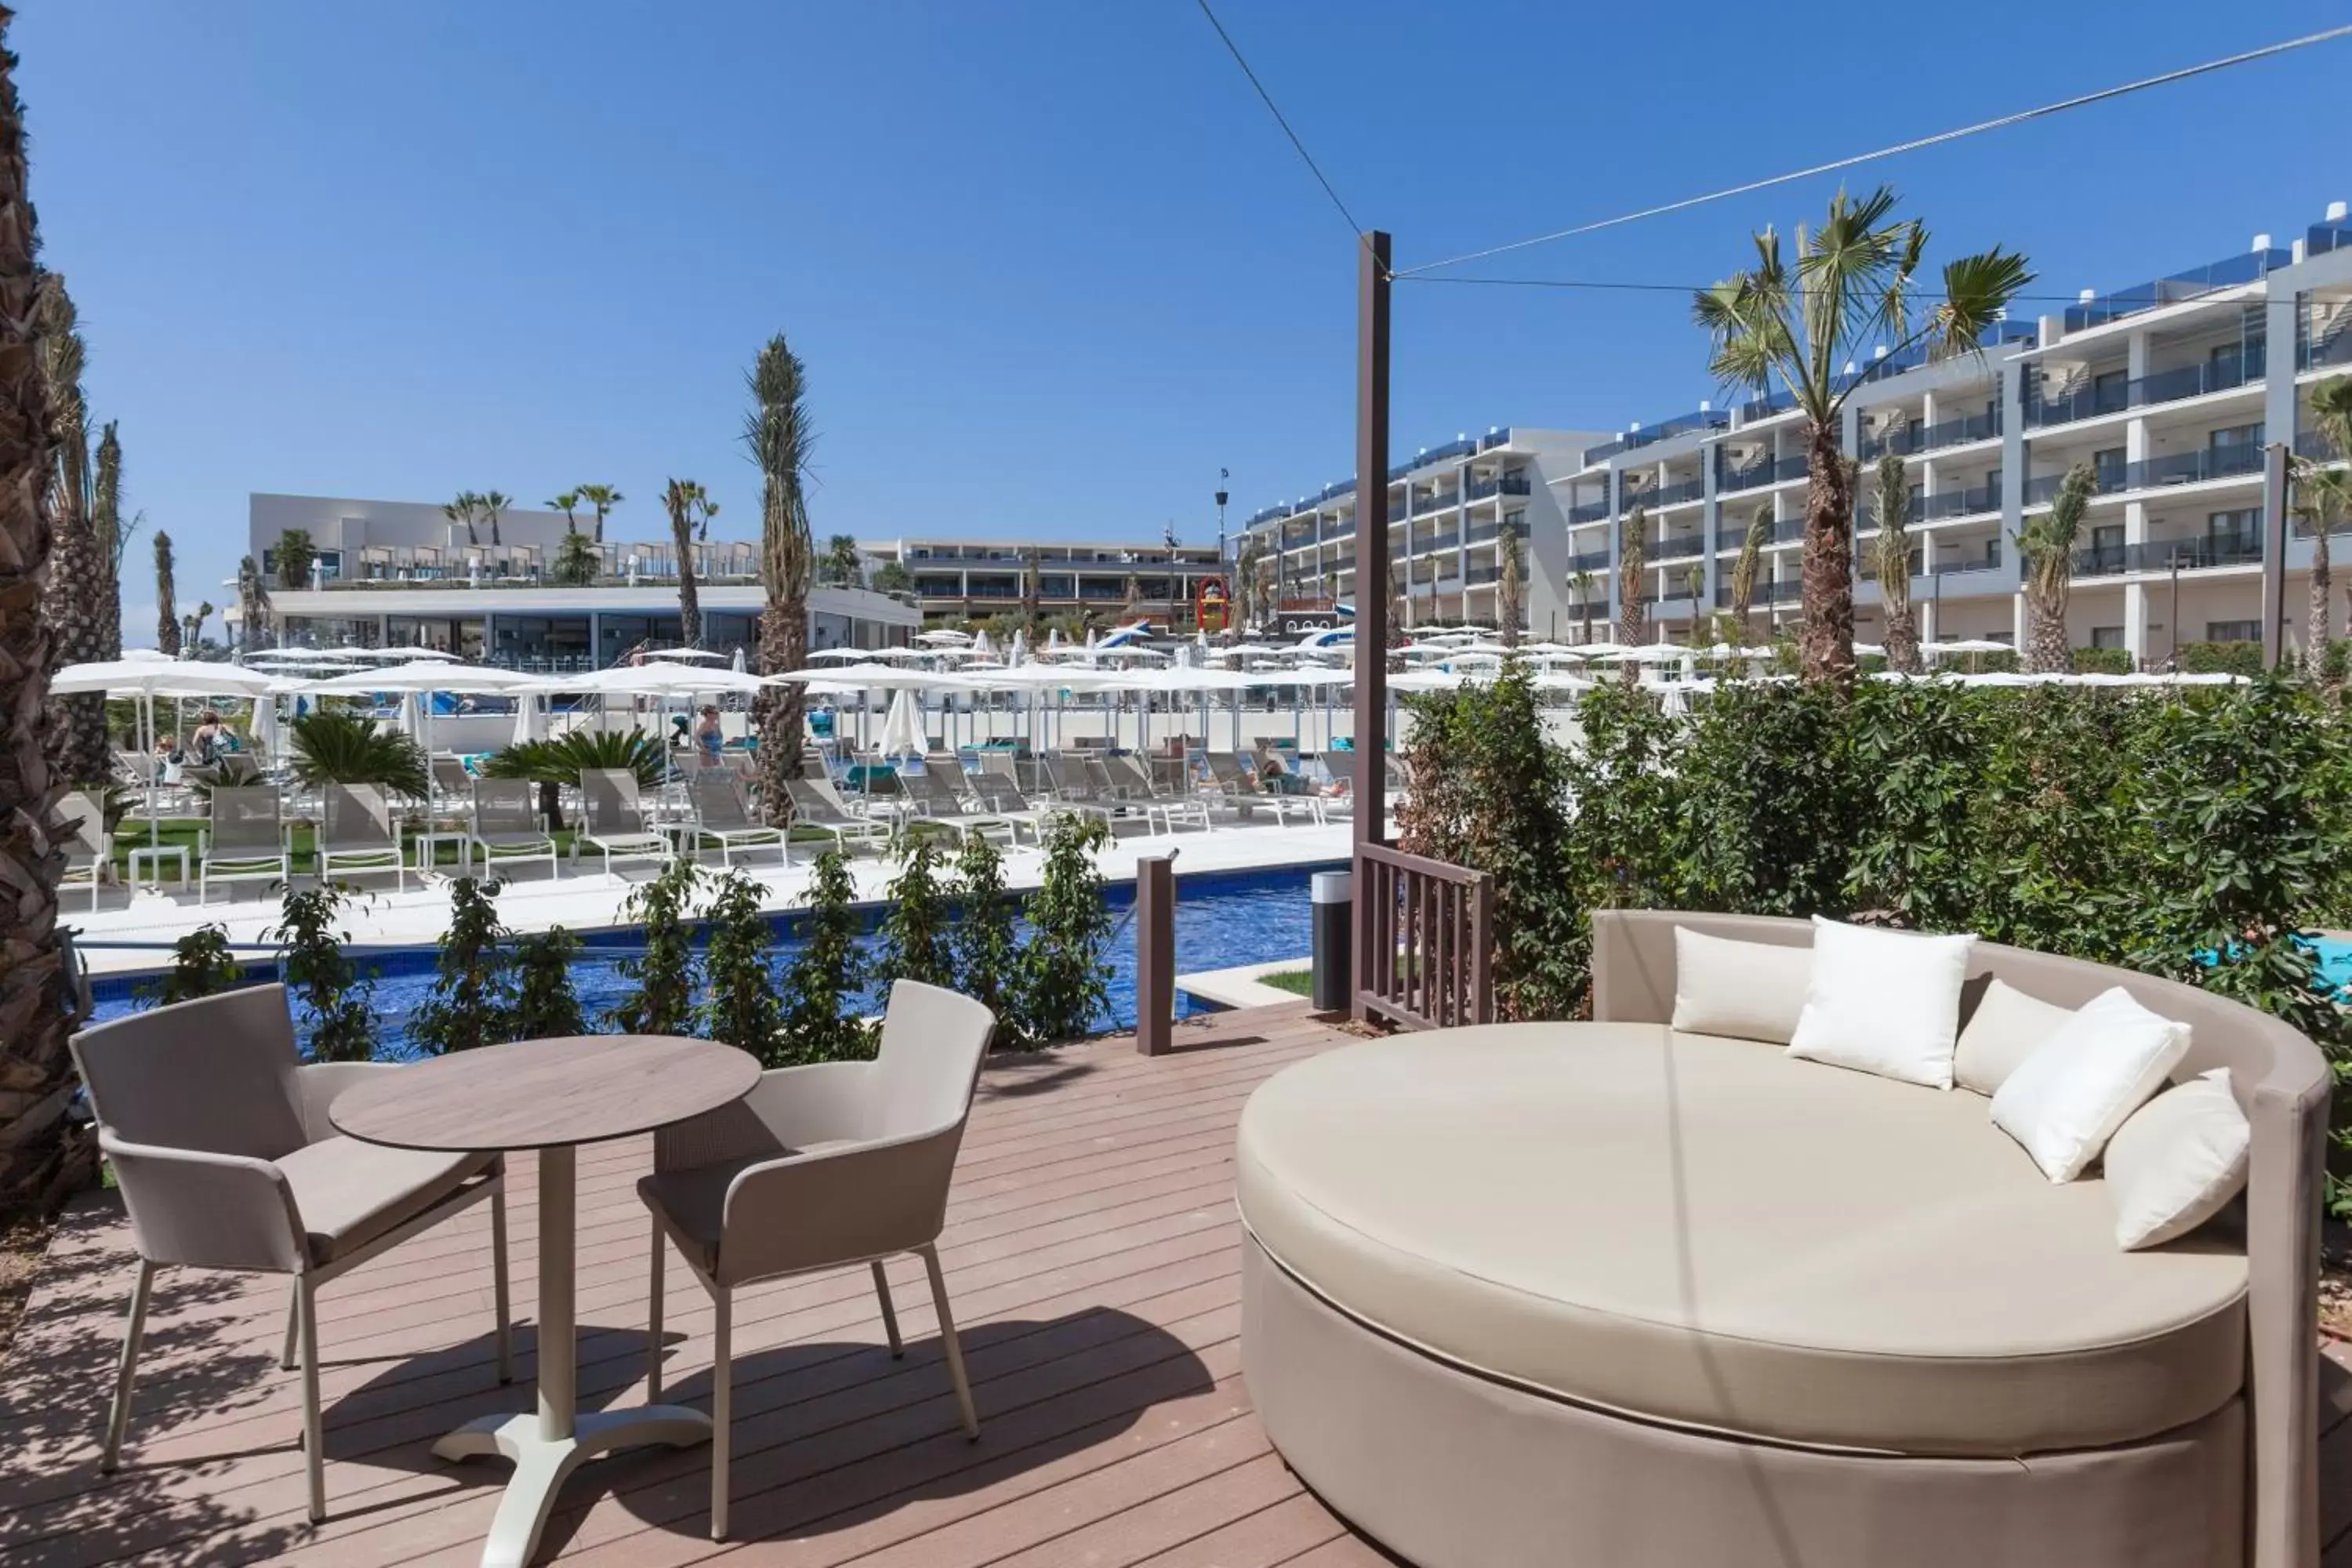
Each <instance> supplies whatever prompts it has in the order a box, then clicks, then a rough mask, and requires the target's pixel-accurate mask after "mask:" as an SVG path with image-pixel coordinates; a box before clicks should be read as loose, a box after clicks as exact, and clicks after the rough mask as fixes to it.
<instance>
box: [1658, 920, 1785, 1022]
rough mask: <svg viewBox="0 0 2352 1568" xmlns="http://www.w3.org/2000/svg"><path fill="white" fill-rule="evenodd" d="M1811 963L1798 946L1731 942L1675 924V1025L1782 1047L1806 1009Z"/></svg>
mask: <svg viewBox="0 0 2352 1568" xmlns="http://www.w3.org/2000/svg"><path fill="white" fill-rule="evenodd" d="M1812 964H1813V955H1812V954H1811V952H1808V951H1807V950H1806V949H1804V948H1801V947H1781V946H1779V945H1777V944H1775V943H1772V942H1733V941H1731V940H1729V939H1728V938H1726V937H1719V936H1705V935H1702V934H1701V933H1699V932H1697V931H1690V930H1688V929H1686V928H1685V927H1682V926H1676V927H1675V1019H1674V1026H1675V1028H1677V1029H1680V1030H1682V1031H1683V1032H1684V1033H1685V1034H1692V1035H1731V1036H1735V1037H1738V1038H1739V1039H1743V1040H1769V1041H1771V1042H1772V1043H1773V1044H1774V1045H1776V1046H1785V1045H1787V1044H1788V1043H1789V1036H1790V1034H1791V1033H1793V1032H1794V1031H1795V1029H1796V1027H1797V1015H1798V1014H1800V1013H1801V1012H1803V1011H1804V1010H1805V977H1806V976H1807V975H1809V974H1811V973H1812Z"/></svg>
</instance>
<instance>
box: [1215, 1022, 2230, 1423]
mask: <svg viewBox="0 0 2352 1568" xmlns="http://www.w3.org/2000/svg"><path fill="white" fill-rule="evenodd" d="M1236 1180H1237V1191H1238V1194H1239V1199H1240V1205H1241V1210H1242V1216H1243V1218H1244V1222H1245V1223H1246V1224H1247V1225H1248V1226H1249V1227H1250V1229H1251V1231H1252V1233H1253V1234H1254V1235H1255V1236H1256V1237H1257V1238H1258V1240H1259V1242H1260V1243H1261V1244H1262V1245H1263V1246H1264V1247H1265V1249H1266V1250H1267V1252H1268V1253H1269V1254H1271V1255H1272V1256H1273V1258H1275V1260H1276V1262H1277V1263H1280V1264H1281V1265H1282V1266H1283V1267H1284V1268H1287V1269H1289V1270H1290V1271H1291V1272H1292V1273H1293V1274H1294V1275H1296V1276H1297V1278H1299V1279H1301V1280H1302V1281H1304V1282H1305V1283H1306V1284H1307V1286H1309V1287H1310V1288H1312V1289H1315V1290H1317V1291H1318V1293H1320V1294H1322V1295H1323V1296H1324V1297H1325V1298H1326V1299H1327V1300H1330V1301H1331V1302H1332V1303H1333V1304H1334V1305H1335V1306H1338V1307H1339V1308H1341V1309H1342V1310H1346V1311H1348V1312H1349V1313H1351V1314H1353V1315H1354V1316H1355V1317H1357V1318H1359V1319H1360V1320H1361V1321H1364V1322H1366V1323H1368V1324H1370V1325H1371V1326H1372V1327H1374V1328H1377V1329H1380V1330H1381V1331H1385V1332H1388V1333H1390V1334H1391V1335H1394V1336H1396V1337H1397V1338H1400V1339H1402V1340H1404V1341H1406V1342H1411V1343H1413V1344H1416V1345H1418V1346H1420V1347H1422V1348H1423V1349H1425V1350H1427V1351H1429V1352H1433V1353H1434V1354H1437V1355H1439V1356H1442V1357H1444V1358H1445V1359H1447V1360H1449V1361H1452V1362H1454V1363H1458V1364H1460V1365H1462V1366H1465V1367H1467V1368H1470V1369H1472V1370H1474V1371H1478V1372H1483V1373H1489V1374H1492V1375H1495V1376H1497V1377H1501V1378H1504V1379H1507V1380H1508V1381H1511V1382H1514V1383H1517V1384H1522V1385H1524V1386H1528V1387H1531V1388H1534V1389H1537V1390H1539V1391H1544V1392H1549V1393H1552V1394H1560V1395H1563V1396H1566V1397H1568V1398H1571V1399H1576V1400H1580V1401H1583V1402H1586V1403H1590V1404H1594V1405H1601V1406H1605V1407H1608V1408H1612V1409H1615V1410H1620V1411H1623V1412H1627V1413H1630V1414H1634V1415H1643V1416H1648V1417H1652V1418H1655V1419H1661V1420H1665V1421H1671V1422H1677V1423H1685V1424H1688V1425H1692V1426H1700V1427H1705V1428H1709V1429H1714V1430H1720V1431H1728V1432H1735V1433H1743V1434H1749V1435H1755V1436H1769V1437H1776V1438H1780V1439H1784V1440H1790V1441H1795V1442H1802V1443H1812V1444H1822V1445H1830V1446H1836V1447H1853V1448H1862V1449H1872V1450H1880V1451H1891V1452H1898V1453H1913V1454H1964V1455H2013V1454H2024V1453H2032V1452H2037V1451H2044V1450H2050V1449H2059V1448H2071V1447H2089V1446H2095V1445H2101V1444H2109V1443H2115V1442H2120V1441H2125V1440H2127V1439H2132V1438H2137V1437H2143V1436H2149V1435H2151V1434H2154V1433H2158V1432H2162V1431H2165V1430H2167V1429H2168V1428H2170V1427H2173V1426H2180V1425H2182V1424H2184V1423H2187V1422H2189V1421H2194V1420H2196V1419H2197V1418H2199V1417H2200V1416H2202V1415H2207V1414H2209V1413H2210V1412H2211V1411H2213V1410H2215V1409H2217V1408H2219V1407H2220V1406H2221V1405H2223V1404H2225V1403H2226V1402H2227V1401H2228V1400H2229V1398H2230V1397H2231V1394H2234V1393H2235V1392H2236V1391H2237V1390H2238V1388H2239V1385H2240V1382H2241V1366H2242V1362H2243V1360H2244V1353H2245V1352H2244V1327H2243V1307H2242V1299H2243V1296H2244V1292H2245V1286H2246V1263H2245V1258H2244V1256H2243V1254H2242V1252H2236V1251H2232V1250H2230V1249H2229V1248H2228V1247H2227V1246H2226V1245H2224V1244H2223V1243H2221V1242H2219V1241H2211V1240H2205V1239H2200V1238H2198V1237H2191V1238H2190V1239H2189V1240H2187V1241H2184V1242H2181V1243H2179V1244H2177V1245H2176V1246H2175V1247H2170V1248H2168V1249H2166V1250H2163V1251H2160V1252H2141V1253H2126V1252H2121V1251H2118V1250H2117V1248H2116V1242H2115V1229H2114V1226H2115V1221H2114V1217H2113V1215H2112V1213H2111V1211H2110V1207H2109V1204H2108V1200H2107V1194H2106V1192H2105V1184H2104V1183H2102V1182H2099V1181H2084V1182H2076V1183H2073V1184H2068V1185H2065V1186H2053V1184H2051V1183H2049V1182H2048V1181H2046V1180H2045V1179H2044V1178H2043V1177H2042V1173H2040V1172H2039V1171H2037V1170H2036V1169H2035V1168H2034V1166H2033V1163H2032V1161H2031V1160H2028V1159H2026V1158H2025V1157H2024V1156H2023V1155H2022V1154H2021V1152H2019V1150H2018V1148H2017V1146H2016V1145H2015V1144H2014V1143H2012V1142H2011V1141H2010V1140H2009V1138H2008V1137H2006V1136H2005V1135H2003V1134H2002V1133H2001V1132H2000V1130H1999V1129H1997V1128H1995V1127H1993V1126H1992V1125H1991V1124H1990V1121H1988V1120H1987V1118H1986V1116H1985V1104H1984V1101H1983V1100H1979V1099H1977V1098H1976V1097H1974V1096H1962V1095H1949V1094H1931V1093H1927V1092H1925V1091H1923V1090H1921V1089H1918V1088H1917V1087H1916V1086H1915V1085H1910V1084H1904V1083H1896V1082H1894V1081H1892V1080H1889V1079H1882V1078H1875V1077H1872V1076H1870V1075H1867V1074H1864V1073H1853V1072H1843V1071H1840V1070H1839V1069H1837V1068H1829V1067H1822V1066H1820V1065H1817V1064H1814V1063H1809V1062H1803V1061H1798V1060H1794V1059H1791V1058H1789V1057H1788V1056H1787V1055H1786V1054H1785V1053H1784V1052H1782V1051H1780V1050H1776V1049H1773V1048H1772V1047H1769V1046H1764V1045H1759V1044H1758V1043H1756V1042H1753V1041H1743V1040H1736V1039H1726V1038H1719V1037H1706V1036H1698V1035H1684V1034H1674V1033H1671V1032H1670V1031H1669V1030H1668V1029H1667V1028H1666V1027H1665V1026H1662V1025H1653V1024H1632V1025H1628V1024H1523V1025H1496V1026H1486V1027H1482V1028H1476V1029H1465V1030H1454V1031H1449V1032H1447V1033H1445V1034H1444V1035H1442V1036H1431V1035H1424V1036H1420V1037H1400V1038H1398V1039H1393V1040H1383V1041H1377V1042H1371V1043H1368V1044H1364V1045H1360V1046H1352V1047H1345V1048H1342V1049H1339V1050H1335V1051H1331V1052H1329V1053H1327V1054H1326V1055H1324V1056H1321V1057H1318V1058H1314V1059H1312V1060H1309V1061H1306V1062H1302V1063H1299V1064H1297V1065H1296V1066H1293V1067H1291V1068H1286V1069H1285V1070H1284V1071H1282V1072H1281V1073H1279V1074H1277V1075H1276V1077H1274V1078H1273V1079H1270V1080H1268V1081H1267V1082H1266V1083H1265V1085H1263V1086H1262V1087H1261V1088H1260V1089H1258V1090H1257V1092H1256V1093H1255V1095H1254V1096H1252V1098H1251V1100H1250V1102H1249V1104H1248V1106H1247V1108H1246V1109H1245V1110H1244V1112H1243V1115H1242V1122H1241V1137H1240V1147H1239V1153H1238V1169H1237V1173H1236Z"/></svg>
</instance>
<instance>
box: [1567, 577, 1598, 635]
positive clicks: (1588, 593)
mask: <svg viewBox="0 0 2352 1568" xmlns="http://www.w3.org/2000/svg"><path fill="white" fill-rule="evenodd" d="M1595 581H1596V579H1595V578H1594V577H1593V575H1592V574H1591V572H1589V571H1587V570H1586V569H1584V568H1583V567H1581V566H1580V567H1578V568H1577V569H1576V570H1575V571H1573V572H1571V573H1570V574H1568V590H1569V592H1570V593H1571V594H1573V595H1576V621H1577V625H1578V626H1580V628H1581V631H1580V639H1581V640H1582V641H1585V642H1591V640H1592V588H1593V584H1594V582H1595Z"/></svg>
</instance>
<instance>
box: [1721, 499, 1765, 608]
mask: <svg viewBox="0 0 2352 1568" xmlns="http://www.w3.org/2000/svg"><path fill="white" fill-rule="evenodd" d="M1772 522H1773V517H1772V503H1771V502H1770V501H1769V500H1768V501H1766V502H1765V503H1764V504H1763V505H1761V506H1759V507H1758V508H1757V509H1756V510H1755V513H1754V514H1753V515H1752V516H1750V517H1749V518H1748V531H1747V532H1746V533H1745V534H1743V535H1742V536H1741V537H1740V541H1739V556H1738V559H1737V560H1735V561H1734V562H1732V563H1731V618H1732V620H1733V621H1735V622H1736V623H1738V626H1739V640H1740V641H1741V642H1743V643H1744V642H1746V641H1747V640H1748V636H1749V633H1748V605H1752V604H1754V603H1755V602H1756V572H1757V569H1758V568H1759V566H1761V565H1762V564H1763V563H1764V546H1765V545H1767V544H1769V543H1770V542H1771V540H1772Z"/></svg>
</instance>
